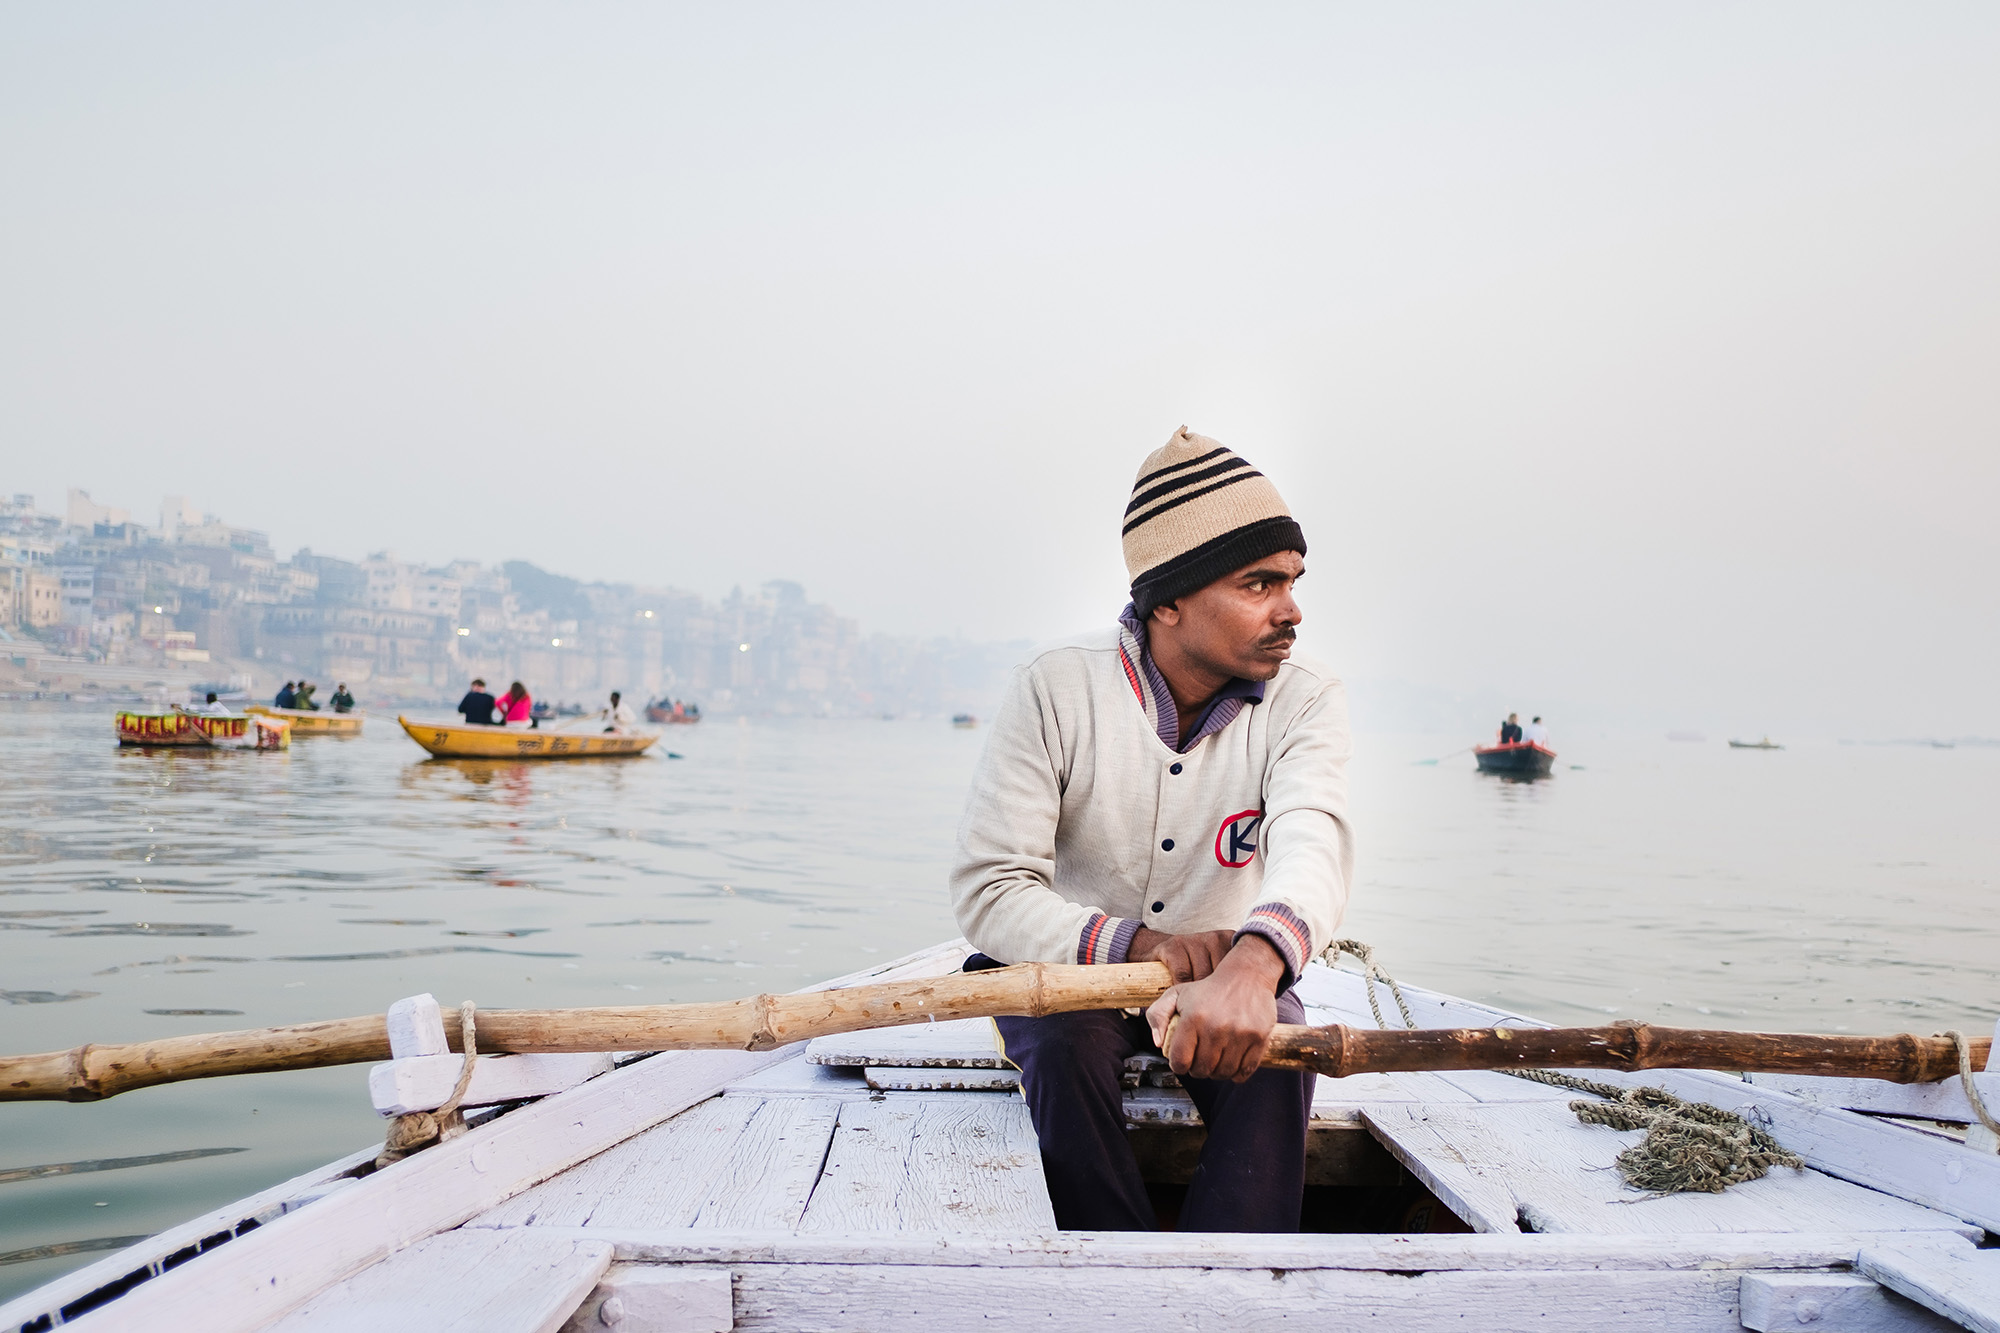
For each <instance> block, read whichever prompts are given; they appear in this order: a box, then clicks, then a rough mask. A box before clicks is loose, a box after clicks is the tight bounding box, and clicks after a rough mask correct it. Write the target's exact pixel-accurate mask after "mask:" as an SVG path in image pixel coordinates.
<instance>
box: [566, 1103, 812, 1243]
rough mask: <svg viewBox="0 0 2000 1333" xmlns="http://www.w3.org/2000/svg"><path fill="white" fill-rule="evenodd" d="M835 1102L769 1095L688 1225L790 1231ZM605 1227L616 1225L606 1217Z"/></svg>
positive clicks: (804, 1197)
mask: <svg viewBox="0 0 2000 1333" xmlns="http://www.w3.org/2000/svg"><path fill="white" fill-rule="evenodd" d="M839 1117H840V1106H839V1104H838V1103H836V1102H826V1101H818V1100H808V1099H805V1098H799V1097H786V1098H772V1099H771V1100H769V1101H767V1102H765V1103H764V1104H763V1106H762V1108H761V1109H760V1110H759V1111H758V1113H757V1116H756V1118H755V1119H753V1120H752V1121H751V1122H750V1123H749V1124H748V1125H746V1126H744V1130H743V1134H742V1136H741V1137H740V1138H739V1139H738V1140H737V1142H736V1146H735V1149H734V1151H733V1152H732V1153H731V1154H730V1164H729V1166H728V1167H727V1168H726V1169H724V1170H723V1171H721V1172H719V1173H717V1174H716V1175H715V1176H714V1177H712V1178H711V1180H710V1182H709V1188H708V1195H707V1197H706V1198H704V1199H703V1200H702V1201H701V1206H700V1207H699V1208H698V1209H697V1210H696V1211H695V1215H694V1219H693V1221H692V1222H691V1223H690V1224H689V1225H691V1226H696V1227H701V1228H703V1229H704V1230H724V1231H748V1230H758V1229H776V1228H782V1229H784V1230H787V1231H789V1230H791V1229H792V1228H793V1227H796V1226H797V1225H798V1224H799V1218H800V1217H802V1216H803V1215H804V1214H805V1210H806V1201H807V1200H808V1199H810V1198H811V1197H812V1193H813V1187H814V1185H815V1184H816V1183H817V1182H818V1180H819V1173H820V1165H821V1163H823V1162H824V1161H825V1160H826V1153H827V1145H828V1143H829V1142H831V1140H832V1138H833V1131H834V1126H835V1124H836V1122H837V1121H838V1120H839ZM603 1220H604V1222H605V1224H606V1225H617V1223H615V1222H613V1221H611V1219H610V1217H608V1216H607V1217H605V1218H604V1219H603Z"/></svg>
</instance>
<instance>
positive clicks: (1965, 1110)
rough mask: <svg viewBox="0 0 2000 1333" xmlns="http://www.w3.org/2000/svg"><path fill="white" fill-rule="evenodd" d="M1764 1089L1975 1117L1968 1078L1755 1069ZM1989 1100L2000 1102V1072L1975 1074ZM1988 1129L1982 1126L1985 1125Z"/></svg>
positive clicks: (1879, 1111)
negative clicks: (1911, 1079)
mask: <svg viewBox="0 0 2000 1333" xmlns="http://www.w3.org/2000/svg"><path fill="white" fill-rule="evenodd" d="M1749 1081H1750V1082H1751V1083H1753V1084H1755V1085H1756V1086H1757V1087H1760V1088H1775V1089H1777V1090H1778V1091H1780V1092H1786V1093H1790V1094H1791V1095H1792V1096H1794V1097H1797V1098H1798V1099H1799V1100H1800V1101H1802V1102H1811V1103H1812V1104H1813V1105H1815V1106H1838V1107H1843V1108H1845V1109H1847V1110H1849V1111H1865V1112H1868V1113H1870V1114H1872V1115H1901V1116H1910V1117H1912V1118H1913V1119H1918V1120H1955V1121H1958V1122H1960V1123H1961V1124H1971V1123H1976V1122H1977V1117H1976V1116H1975V1115H1974V1114H1973V1112H1972V1103H1971V1101H1969V1100H1968V1099H1967V1098H1966V1095H1965V1081H1964V1080H1963V1079H1959V1078H1948V1079H1945V1080H1944V1081H1943V1082H1941V1083H1886V1082H1884V1081H1883V1080H1881V1079H1879V1078H1814V1077H1811V1076H1810V1075H1804V1074H1752V1075H1750V1078H1749ZM1973 1081H1974V1082H1975V1083H1976V1084H1977V1085H1978V1087H1979V1092H1980V1094H1981V1095H1982V1096H1983V1097H1985V1099H1986V1105H1987V1106H1988V1107H1989V1108H1991V1107H1994V1106H2000V1074H1974V1075H1973ZM1981 1128H1984V1126H1981Z"/></svg>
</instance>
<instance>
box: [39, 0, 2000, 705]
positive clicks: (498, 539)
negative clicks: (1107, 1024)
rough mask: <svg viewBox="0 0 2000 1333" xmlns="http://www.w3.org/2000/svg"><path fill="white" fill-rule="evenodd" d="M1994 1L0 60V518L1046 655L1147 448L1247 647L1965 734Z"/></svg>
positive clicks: (289, 44)
mask: <svg viewBox="0 0 2000 1333" xmlns="http://www.w3.org/2000/svg"><path fill="white" fill-rule="evenodd" d="M1996 67H2000V11H1996V10H1994V9H1993V8H1992V7H1990V6H1979V5H1972V4H1963V5H1956V4H1928V5H1918V6H1897V7H1888V6H1883V7H1846V8H1843V7H1834V8H1829V7H1825V6H1816V5H1805V4H1771V5H1761V6H1757V7H1754V8H1744V7H1736V6H1726V5H1720V4H1713V5H1702V4H1696V5H1686V6H1675V7H1672V8H1670V9H1654V10H1647V9H1632V8H1624V9H1620V8H1605V7H1601V6H1593V5H1586V4H1529V5H1520V6H1509V7H1504V8H1493V7H1485V6H1474V5H1452V4H1445V5H1438V6H1426V7H1422V8H1388V9H1382V8H1373V7H1345V6H1303V5H1301V6H1289V5H1270V6H1259V7H1256V8H1253V9H1248V10H1229V11H1221V10H1215V9H1210V8H1202V7H1192V6H1143V7H1141V6H1120V5H1102V6H1092V7H1087V8H1076V7H1065V6H1032V5H1028V6H1010V7H1007V8H1005V9H991V10H980V9H950V8H947V9H937V8H932V7H925V6H917V5H896V4H889V5H876V6H869V7H866V8H861V7H841V6H808V5H774V6H766V7H758V8H755V9H739V8H733V7H697V6H675V7H661V6H638V5H622V4H610V5H604V6H596V7H591V8H589V9H585V10H563V9H548V8H543V7H538V6H523V5H513V4H504V3H503V4H494V5H489V6H481V7H477V8H464V7H455V6H454V7H444V6H430V7H425V6H414V7H413V6H389V5H379V4H375V5H370V4H361V5H354V6H343V7H340V8H339V9H321V10H312V9H271V8H269V7H263V6H254V5H248V4H240V5H238V4H226V5H188V6H175V7H170V8H161V7H152V6H142V5H134V4H115V3H114V4H105V5H96V6H90V7H87V8H74V7H57V6H44V7H16V8H13V9H10V10H8V11H6V12H5V13H4V14H0V170H4V171H5V173H6V179H7V180H8V181H9V189H8V197H7V203H6V205H5V207H4V208H0V490H6V491H8V492H10V493H11V492H13V491H32V492H34V493H35V494H36V495H37V497H38V499H39V500H40V502H41V504H42V505H43V507H44V508H52V509H58V510H59V509H60V508H61V501H62V497H63V494H64V491H65V489H66V488H67V487H69V486H79V487H82V488H84V489H86V490H89V491H90V492H91V493H92V495H93V496H94V497H95V498H96V499H98V500H99V501H100V502H102V503H107V504H113V505H117V506H120V507H125V508H129V509H132V510H134V511H135V516H136V517H141V518H142V519H143V520H144V521H146V522H149V523H150V522H154V521H156V519H157V515H156V514H155V513H154V512H153V510H154V509H155V508H156V507H157V505H158V498H159V497H160V496H161V495H163V494H177V495H186V496H188V497H189V498H190V499H192V500H193V501H194V502H195V503H196V504H197V505H198V506H200V507H201V508H203V509H204V510H208V511H212V512H215V513H217V514H220V515H222V516H224V517H225V518H227V519H228V520H229V521H230V522H232V523H237V524H241V525H243V526H249V527H258V528H264V529H266V530H267V531H269V532H270V534H271V536H272V539H273V541H274V542H275V543H276V544H277V546H278V547H279V548H280V549H281V550H283V551H285V552H286V553H289V552H290V551H292V550H294V549H296V548H297V547H300V546H307V547H310V548H312V549H313V550H315V551H322V552H326V553H329V554H340V555H346V556H352V555H355V554H360V553H366V552H368V551H372V550H378V549H385V548H388V549H394V550H396V551H397V552H398V553H399V554H400V555H401V556H402V557H403V558H405V559H410V560H423V561H435V562H437V563H442V562H444V561H447V560H450V559H454V558H465V559H472V560H479V561H482V562H486V563H493V562H497V561H501V560H506V559H523V560H529V561H532V562H534V563H535V564H537V565H540V566H542V567H544V568H547V569H550V570H554V571H557V572H560V573H563V574H566V575H569V576H572V577H576V578H581V579H586V580H590V579H617V580H626V579H629V580H634V581H648V582H650V581H659V582H667V583H673V584H676V585H679V586H683V587H686V588H688V589H690V590H691V591H695V592H698V593H701V594H703V595H705V596H711V597H713V596H717V595H721V594H723V593H726V592H727V591H728V589H729V588H730V587H732V586H734V585H737V584H742V585H743V586H745V587H751V586H755V585H757V584H759V583H761V582H763V581H765V580H769V579H774V578H785V579H794V580H797V581H799V582H801V583H803V584H805V585H806V586H807V587H808V588H809V589H810V590H811V593H812V595H813V596H814V598H815V599H817V600H824V601H825V602H827V603H829V604H831V605H834V606H836V607H838V608H839V609H840V610H841V613H842V614H843V615H848V616H852V617H855V618H856V619H858V620H859V621H860V622H861V623H862V624H863V625H864V626H865V627H866V628H867V629H869V630H871V631H872V630H880V631H883V632H886V633H893V634H926V633H938V634H951V633H953V632H954V631H962V632H963V633H964V634H965V635H966V636H967V637H968V638H974V639H980V640H1010V639H1022V638H1026V639H1043V638H1048V637H1051V636H1054V635H1057V634H1061V633H1065V632H1068V631H1070V630H1073V629H1076V628H1081V627H1084V626H1088V625H1091V624H1095V623H1102V622H1103V621H1105V620H1106V619H1107V618H1108V617H1109V616H1110V615H1112V614H1113V613H1114V612H1115V611H1116V610H1117V609H1118V606H1119V605H1120V604H1121V603H1122V600H1123V599H1122V594H1123V590H1124V587H1125V583H1126V579H1125V572H1124V569H1123V565H1122V561H1121V559H1120V555H1119V550H1118V515H1119V513H1120V511H1121V510H1122V509H1123V507H1124V503H1125V499H1126V495H1127V491H1128V488H1129V486H1130V483H1131V479H1132V475H1133V472H1134V470H1135V469H1136V468H1137V466H1138V464H1139V461H1140V460H1141V459H1142V458H1143V457H1144V456H1145V454H1146V453H1147V451H1149V450H1150V449H1152V448H1153V447H1155V446H1156V445H1158V444H1159V443H1160V442H1161V441H1162V440H1164V439H1165V438H1166V436H1167V435H1168V434H1169V433H1170V432H1171V431H1172V430H1173V429H1174V428H1175V427H1176V426H1179V425H1181V424H1183V423H1185V424H1187V425H1188V426H1189V427H1191V428H1192V429H1195V430H1198V431H1201V432H1204V433H1206V434H1210V435H1213V436H1215V437H1217V438H1219V439H1221V440H1222V441H1223V442H1224V443H1226V444H1229V445H1230V446H1232V447H1233V448H1235V449H1237V450H1238V451H1240V452H1241V453H1242V454H1244V455H1245V456H1246V457H1247V458H1249V459H1250V460H1251V461H1252V463H1254V464H1255V465H1257V466H1258V467H1259V468H1261V469H1262V470H1264V471H1265V472H1267V473H1268V474H1269V475H1270V476H1271V477H1272V478H1273V480H1274V481H1275V482H1276V483H1277V485H1278V487H1279V489H1280V491H1281V492H1282V493H1283V494H1284V495H1285V497H1286V498H1287V500H1288V501H1289V502H1290V504H1291V506H1292V508H1293V509H1294V510H1295V512H1297V514H1298V515H1299V517H1300V520H1301V522H1302V524H1303V526H1304V529H1305V532H1306V534H1307V538H1308V541H1309V543H1310V545H1311V547H1312V550H1311V552H1310V553H1309V555H1308V561H1307V563H1308V567H1309V571H1310V572H1309V575H1308V578H1307V580H1306V582H1305V584H1304V585H1302V589H1301V592H1302V598H1303V601H1304V605H1305V608H1306V612H1307V616H1308V621H1307V625H1306V627H1305V630H1304V632H1303V634H1302V647H1303V648H1304V650H1305V651H1308V652H1311V653H1313V654H1314V655H1316V656H1319V657H1321V658H1324V659H1326V660H1329V661H1331V662H1332V663H1333V664H1334V665H1335V666H1336V667H1337V668H1339V669H1340V670H1341V671H1342V672H1343V673H1345V674H1347V675H1348V676H1350V677H1351V678H1353V679H1354V680H1356V681H1357V682H1359V683H1360V686H1361V688H1358V689H1357V698H1362V697H1366V695H1367V691H1368V690H1369V689H1373V690H1375V691H1376V692H1377V696H1378V697H1381V696H1384V695H1386V694H1387V693H1388V692H1389V691H1391V689H1392V688H1393V690H1398V691H1403V692H1404V693H1405V694H1407V695H1409V696H1410V697H1419V696H1423V695H1424V694H1425V692H1432V693H1434V694H1436V695H1438V696H1441V697H1459V698H1472V699H1485V698H1488V697H1492V698H1495V699H1512V700H1518V701H1519V702H1518V706H1519V707H1522V708H1525V709H1533V710H1535V711H1543V712H1546V713H1548V714H1550V715H1551V718H1552V721H1555V722H1556V723H1557V724H1558V728H1559V731H1558V734H1560V727H1561V725H1562V724H1564V723H1568V724H1569V725H1573V726H1584V725H1592V726H1595V725H1604V726H1614V725H1615V726H1620V727H1625V726H1629V727H1634V728H1655V727H1659V728H1664V727H1669V726H1693V727H1697V728H1703V729H1706V730H1708V731H1709V733H1710V734H1711V735H1712V736H1713V735H1717V734H1720V733H1723V732H1726V731H1729V730H1732V729H1735V730H1743V731H1751V730H1754V731H1757V732H1762V731H1766V730H1769V731H1772V732H1774V733H1776V732H1782V731H1792V732H1801V733H1811V734H1817V735H1826V736H1853V737H1857V738H1883V737H1890V736H1919V735H1966V734H1985V735H1995V734H2000V697H1996V691H1995V689H1994V687H1993V684H1992V681H1993V680H1994V678H1995V676H1996V668H2000V579H1996V578H1995V573H1994V571H1995V570H1996V569H2000V524H1996V523H1995V522H1994V521H1993V512H1994V508H1995V501H1996V499H2000V390H1996V389H1995V388H1994V387H1993V382H1994V376H1993V373H1992V367H1993V366H1994V365H1995V364H1996V363H2000V251H1996V248H1995V247H1994V246H1993V245H1992V243H1991V237H1992V236H1993V235H1995V234H2000V173H1996V172H1995V171H1994V169H1993V165H1992V164H1993V163H1994V162H1995V161H2000V87H1996V84H1995V81H1994V80H1993V78H1992V73H1991V72H1992V70H1993V69H1994V68H1996Z"/></svg>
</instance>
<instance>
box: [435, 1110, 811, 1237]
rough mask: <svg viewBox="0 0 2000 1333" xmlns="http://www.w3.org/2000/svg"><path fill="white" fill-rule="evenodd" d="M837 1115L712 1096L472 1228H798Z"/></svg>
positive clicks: (539, 1187)
mask: <svg viewBox="0 0 2000 1333" xmlns="http://www.w3.org/2000/svg"><path fill="white" fill-rule="evenodd" d="M838 1115H839V1103H837V1102H833V1101H827V1100H822V1099H817V1098H805V1097H772V1098H749V1097H713V1098H710V1099H709V1100H708V1101H705V1102H702V1103H700V1104H699V1105H697V1106H693V1107H690V1108H689V1109H688V1110H686V1111H683V1112H682V1113H681V1114H679V1115H677V1116H675V1117H674V1118H673V1119H671V1120H668V1121H666V1122H665V1123H663V1124H660V1125H658V1126H656V1127H654V1128H653V1129H650V1130H648V1131H646V1132H645V1133H644V1134H640V1135H637V1136H635V1137H633V1138H631V1139H628V1140H626V1141H625V1142H624V1143H621V1144H619V1145H617V1146H616V1147H614V1148H611V1149H609V1150H607V1151H605V1152H602V1153H599V1154H598V1155H597V1156H596V1157H593V1158H591V1159H590V1160H589V1161H587V1162H584V1163H582V1164H580V1165H578V1166H576V1167H574V1168H572V1169H570V1170H568V1171H565V1172H563V1173H562V1174H561V1175H559V1176H556V1177H555V1178H553V1179H551V1180H546V1181H543V1182H542V1183H541V1184H539V1185H536V1186H535V1187H534V1188H532V1189H529V1190H526V1191H523V1192H522V1193H521V1194H519V1195H516V1196H515V1197H514V1198H512V1199H509V1200H508V1201H507V1202H505V1203H503V1204H501V1205H499V1206H498V1207H496V1208H492V1209H489V1210H488V1211H487V1212H485V1213H483V1214H481V1215H480V1216H479V1217H478V1218H476V1219H474V1222H473V1223H472V1225H475V1226H490V1227H518V1226H615V1227H691V1226H721V1227H730V1228H755V1227H760V1226H765V1227H782V1228H790V1227H793V1226H795V1225H797V1223H798V1219H799V1215H800V1214H801V1213H802V1212H803V1211H804V1210H805V1204H806V1200H807V1199H808V1198H809V1197H810V1196H811V1194H812V1189H813V1183H814V1181H815V1180H816V1179H817V1178H818V1175H819V1166H820V1162H821V1160H822V1159H823V1158H824V1156H825V1154H826V1146H827V1141H828V1140H829V1139H830V1138H831V1137H832V1136H833V1127H834V1124H835V1121H836V1120H837V1118H838Z"/></svg>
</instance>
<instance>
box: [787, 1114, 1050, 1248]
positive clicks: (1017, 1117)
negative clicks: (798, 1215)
mask: <svg viewBox="0 0 2000 1333" xmlns="http://www.w3.org/2000/svg"><path fill="white" fill-rule="evenodd" d="M1055 1225H1056V1220H1055V1213H1054V1211H1053V1209H1052V1208H1051V1206H1050V1204H1049V1190H1048V1182H1047V1181H1046V1180H1045V1179H1043V1176H1042V1154H1041V1150H1040V1146H1039V1145H1038V1144H1037V1143H1036V1140H1035V1131H1034V1129H1033V1127H1032V1126H1031V1125H1030V1123H1029V1120H1028V1107H1027V1103H1025V1102H1023V1101H1021V1100H1020V1099H1018V1098H1014V1097H987V1096H982V1095H980V1094H977V1093H966V1094H962V1095H957V1096H951V1095H944V1096H936V1097H887V1098H884V1099H882V1100H880V1101H865V1102H842V1103H841V1104H840V1123H839V1126H838V1127H837V1128H836V1129H835V1130H834V1134H833V1143H832V1146H831V1147H830V1148H828V1150H827V1155H826V1165H825V1167H824V1168H823V1169H822V1170H821V1172H820V1178H819V1184H818V1185H817V1186H815V1187H814V1189H813V1195H812V1201H811V1202H810V1203H809V1204H807V1205H806V1211H805V1216H804V1217H803V1218H802V1219H801V1220H800V1223H799V1227H800V1229H801V1230H802V1231H809V1232H811V1231H816V1232H829V1231H896V1230H910V1231H949V1232H987V1233H993V1232H1022V1231H1025V1232H1034V1231H1053V1230H1055Z"/></svg>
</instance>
